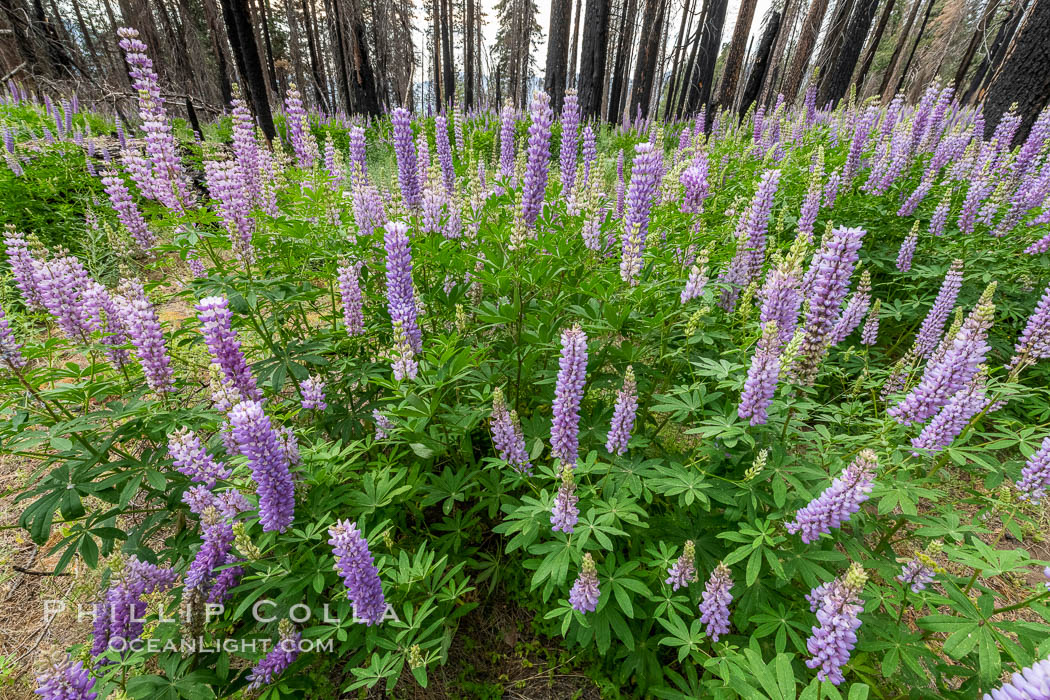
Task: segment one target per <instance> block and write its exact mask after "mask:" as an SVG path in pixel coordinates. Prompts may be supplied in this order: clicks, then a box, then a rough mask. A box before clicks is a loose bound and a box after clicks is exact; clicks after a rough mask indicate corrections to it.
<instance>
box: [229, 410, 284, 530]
mask: <svg viewBox="0 0 1050 700" xmlns="http://www.w3.org/2000/svg"><path fill="white" fill-rule="evenodd" d="M229 418H230V426H231V428H232V432H233V439H234V441H235V442H236V444H237V449H238V450H239V451H240V453H241V454H243V455H244V456H245V457H246V458H247V459H248V466H249V467H251V470H252V480H253V481H255V483H256V486H257V492H258V494H259V522H261V523H262V527H263V532H272V531H274V530H276V531H277V532H284V531H285V530H287V529H288V528H289V527H291V524H292V521H293V520H294V519H295V493H294V484H293V482H292V473H291V472H290V471H289V468H290V466H291V463H290V461H289V458H288V452H287V451H286V450H285V449H284V448H283V447H282V446H281V441H280V437H279V436H278V435H277V431H276V430H274V429H273V425H272V424H271V423H270V417H269V416H267V415H266V413H265V412H264V411H263V407H262V403H261V402H259V401H242V402H241V403H239V404H237V405H236V406H234V407H233V408H231V409H230V414H229Z"/></svg>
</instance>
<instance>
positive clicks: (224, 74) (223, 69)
mask: <svg viewBox="0 0 1050 700" xmlns="http://www.w3.org/2000/svg"><path fill="white" fill-rule="evenodd" d="M201 7H202V9H203V10H204V23H205V26H206V27H207V28H208V35H209V36H210V37H211V50H212V53H213V54H214V55H215V66H216V69H217V71H218V73H219V76H218V78H219V94H220V95H221V96H222V103H223V105H229V104H230V101H231V100H232V99H233V86H232V85H231V84H230V71H229V66H228V64H227V62H226V49H225V47H224V46H223V45H222V41H221V40H222V36H223V31H222V27H221V26H220V25H219V11H218V8H217V7H216V6H215V0H203V1H202V2H201Z"/></svg>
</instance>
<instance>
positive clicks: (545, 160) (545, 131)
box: [521, 90, 554, 228]
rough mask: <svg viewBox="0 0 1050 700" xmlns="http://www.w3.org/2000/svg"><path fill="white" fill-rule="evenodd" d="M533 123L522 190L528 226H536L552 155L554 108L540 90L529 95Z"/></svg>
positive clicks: (524, 214) (523, 206)
mask: <svg viewBox="0 0 1050 700" xmlns="http://www.w3.org/2000/svg"><path fill="white" fill-rule="evenodd" d="M529 111H530V113H531V115H532V123H531V124H529V145H528V150H527V155H526V168H525V180H524V182H523V183H522V191H521V213H522V218H523V219H524V221H525V225H526V226H527V227H528V228H532V227H533V226H535V225H536V219H537V218H539V215H540V210H541V209H542V208H543V193H544V191H545V190H546V189H547V174H548V169H549V168H550V157H551V153H550V151H551V124H552V123H554V111H553V110H552V109H551V98H550V97H548V96H547V93H545V92H543V91H542V90H537V91H536V93H535V94H534V95H533V96H532V104H531V105H530V107H529Z"/></svg>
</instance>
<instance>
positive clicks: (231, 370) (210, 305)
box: [194, 297, 262, 401]
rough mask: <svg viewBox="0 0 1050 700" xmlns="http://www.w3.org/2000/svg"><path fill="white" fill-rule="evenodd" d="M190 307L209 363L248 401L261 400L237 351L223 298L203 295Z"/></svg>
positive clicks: (244, 361) (229, 317)
mask: <svg viewBox="0 0 1050 700" xmlns="http://www.w3.org/2000/svg"><path fill="white" fill-rule="evenodd" d="M194 308H196V309H197V318H198V319H199V320H200V322H201V333H202V334H203V335H204V342H205V344H206V345H207V346H208V352H210V353H211V363H212V364H213V365H217V366H218V367H219V369H221V370H222V373H223V375H224V376H225V377H226V381H227V382H228V383H229V384H231V385H232V386H233V387H235V388H236V389H237V391H239V392H240V394H241V396H242V397H244V398H245V399H250V400H252V401H259V400H260V399H262V392H261V391H259V387H258V385H257V384H256V383H255V375H253V374H252V370H251V368H250V367H249V366H248V361H247V360H246V359H244V353H243V352H242V351H241V341H240V339H239V338H238V337H237V332H236V331H234V330H233V314H232V313H231V312H230V307H229V302H228V301H227V300H226V297H205V298H204V299H201V300H200V303H198V304H197V306H196V307H194Z"/></svg>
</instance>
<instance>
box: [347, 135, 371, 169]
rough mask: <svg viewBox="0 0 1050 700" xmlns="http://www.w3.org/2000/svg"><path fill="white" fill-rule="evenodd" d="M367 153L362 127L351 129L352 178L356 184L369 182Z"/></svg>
mask: <svg viewBox="0 0 1050 700" xmlns="http://www.w3.org/2000/svg"><path fill="white" fill-rule="evenodd" d="M366 153H367V145H366V142H365V130H364V129H363V128H361V127H360V126H352V127H350V176H351V179H352V180H353V181H354V182H367V181H368V162H367V159H366V158H367V157H366Z"/></svg>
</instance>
